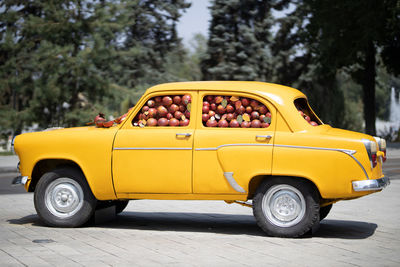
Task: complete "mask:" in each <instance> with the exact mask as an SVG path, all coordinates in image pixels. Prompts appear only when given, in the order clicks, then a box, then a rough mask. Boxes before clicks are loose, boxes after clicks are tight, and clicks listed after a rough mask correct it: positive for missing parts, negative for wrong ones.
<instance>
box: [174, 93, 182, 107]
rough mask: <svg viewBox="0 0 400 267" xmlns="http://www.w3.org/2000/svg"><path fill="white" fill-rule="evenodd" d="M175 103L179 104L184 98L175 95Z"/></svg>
mask: <svg viewBox="0 0 400 267" xmlns="http://www.w3.org/2000/svg"><path fill="white" fill-rule="evenodd" d="M173 101H174V104H176V105H179V104H180V103H181V102H182V98H181V97H180V96H179V95H176V96H174V98H173Z"/></svg>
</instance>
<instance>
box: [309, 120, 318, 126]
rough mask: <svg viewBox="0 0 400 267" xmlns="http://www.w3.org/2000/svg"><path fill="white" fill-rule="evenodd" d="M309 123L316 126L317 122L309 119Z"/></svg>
mask: <svg viewBox="0 0 400 267" xmlns="http://www.w3.org/2000/svg"><path fill="white" fill-rule="evenodd" d="M310 124H311V125H312V126H318V123H316V122H315V121H311V122H310Z"/></svg>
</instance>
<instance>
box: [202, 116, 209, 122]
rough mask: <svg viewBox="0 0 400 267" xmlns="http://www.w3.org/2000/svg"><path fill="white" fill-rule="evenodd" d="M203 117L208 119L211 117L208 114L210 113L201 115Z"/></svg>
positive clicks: (204, 119) (205, 119)
mask: <svg viewBox="0 0 400 267" xmlns="http://www.w3.org/2000/svg"><path fill="white" fill-rule="evenodd" d="M201 119H202V120H203V121H208V120H209V119H210V115H208V114H203V115H201Z"/></svg>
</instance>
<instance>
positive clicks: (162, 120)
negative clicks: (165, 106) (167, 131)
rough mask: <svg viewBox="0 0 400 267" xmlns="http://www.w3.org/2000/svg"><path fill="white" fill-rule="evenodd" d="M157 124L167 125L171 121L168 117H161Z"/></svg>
mask: <svg viewBox="0 0 400 267" xmlns="http://www.w3.org/2000/svg"><path fill="white" fill-rule="evenodd" d="M157 124H158V126H167V125H168V124H169V121H168V119H166V118H160V119H158V122H157Z"/></svg>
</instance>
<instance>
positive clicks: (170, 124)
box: [169, 118, 179, 126]
mask: <svg viewBox="0 0 400 267" xmlns="http://www.w3.org/2000/svg"><path fill="white" fill-rule="evenodd" d="M169 126H179V121H178V120H177V119H175V118H172V119H170V120H169Z"/></svg>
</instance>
